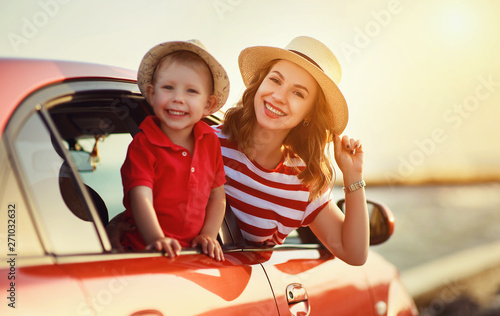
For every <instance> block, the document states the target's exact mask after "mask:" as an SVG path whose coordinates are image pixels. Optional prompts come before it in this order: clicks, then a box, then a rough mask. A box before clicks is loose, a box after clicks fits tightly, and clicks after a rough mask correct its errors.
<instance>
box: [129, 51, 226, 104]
mask: <svg viewBox="0 0 500 316" xmlns="http://www.w3.org/2000/svg"><path fill="white" fill-rule="evenodd" d="M181 50H185V51H190V52H193V53H195V54H197V55H198V56H200V57H201V58H202V59H203V60H204V61H205V62H206V63H207V65H208V67H209V68H210V71H211V72H212V77H213V80H214V95H215V96H216V97H217V106H216V107H214V108H213V109H212V111H211V112H212V113H215V112H217V111H218V110H219V109H220V108H221V107H222V106H223V105H224V104H225V103H226V101H227V98H228V96H229V77H228V76H227V73H226V71H225V70H224V67H222V65H221V64H220V63H219V62H218V61H217V60H216V59H215V58H214V57H213V56H212V55H210V54H209V53H208V52H207V51H206V50H205V49H203V48H202V47H200V46H198V45H196V44H194V43H192V42H187V41H186V42H184V41H174V42H166V43H162V44H159V45H156V46H155V47H153V48H151V49H150V50H149V51H148V52H147V53H146V55H144V57H143V58H142V61H141V64H140V66H139V71H138V73H137V85H138V86H139V89H140V90H141V93H142V95H144V96H145V97H146V99H147V91H146V90H147V89H146V87H147V85H148V84H151V82H152V80H153V74H154V72H155V70H156V66H157V65H158V63H159V62H160V60H161V59H162V58H163V57H165V56H166V55H168V54H170V53H173V52H176V51H181ZM148 102H149V100H148Z"/></svg>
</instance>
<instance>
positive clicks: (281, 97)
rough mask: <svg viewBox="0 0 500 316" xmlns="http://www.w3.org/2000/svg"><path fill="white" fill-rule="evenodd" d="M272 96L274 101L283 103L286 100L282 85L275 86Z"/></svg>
mask: <svg viewBox="0 0 500 316" xmlns="http://www.w3.org/2000/svg"><path fill="white" fill-rule="evenodd" d="M273 98H274V100H275V101H276V102H280V103H285V102H286V89H284V88H283V87H279V88H276V90H274V92H273Z"/></svg>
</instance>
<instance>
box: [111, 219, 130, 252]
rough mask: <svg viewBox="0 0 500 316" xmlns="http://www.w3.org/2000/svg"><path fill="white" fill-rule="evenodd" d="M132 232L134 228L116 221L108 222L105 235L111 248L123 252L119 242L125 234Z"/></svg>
mask: <svg viewBox="0 0 500 316" xmlns="http://www.w3.org/2000/svg"><path fill="white" fill-rule="evenodd" d="M134 230H136V227H135V226H134V225H131V224H129V223H127V222H123V221H118V220H116V221H110V222H109V224H108V225H107V226H106V233H107V234H108V238H109V242H110V243H111V247H113V249H115V250H117V251H119V252H123V249H122V246H121V244H120V240H121V238H122V237H123V235H125V233H129V232H133V231H134Z"/></svg>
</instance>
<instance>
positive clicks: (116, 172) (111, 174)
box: [79, 133, 132, 219]
mask: <svg viewBox="0 0 500 316" xmlns="http://www.w3.org/2000/svg"><path fill="white" fill-rule="evenodd" d="M131 141H132V136H131V135H130V134H124V133H120V134H110V135H107V136H106V137H105V138H104V140H103V141H102V142H100V143H99V147H98V148H99V162H98V163H96V165H95V169H94V170H93V171H92V172H85V171H83V172H80V176H81V178H82V180H83V182H84V183H85V184H86V185H88V186H89V187H91V188H93V189H94V190H96V191H97V192H99V195H100V196H101V198H102V199H103V200H104V201H105V203H106V206H107V208H108V214H109V218H110V219H111V218H113V217H114V216H115V215H117V214H118V213H121V212H123V211H124V209H125V207H124V206H123V201H122V200H123V187H122V180H121V174H120V168H121V167H122V165H123V161H125V156H126V154H127V148H128V145H129V144H130V142H131ZM94 143H95V140H94V139H92V138H86V139H82V140H79V144H80V145H82V146H83V148H84V149H85V150H89V151H90V150H91V149H92V146H93V145H94Z"/></svg>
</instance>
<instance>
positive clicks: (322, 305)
mask: <svg viewBox="0 0 500 316" xmlns="http://www.w3.org/2000/svg"><path fill="white" fill-rule="evenodd" d="M271 254H272V255H271V256H270V258H269V260H268V261H266V262H263V266H264V268H265V270H266V273H267V275H268V277H269V281H270V283H271V285H272V287H273V290H274V293H275V297H276V301H277V304H278V308H279V311H280V314H281V315H288V314H289V313H290V310H295V311H296V312H298V311H306V310H307V309H308V308H309V309H310V312H311V315H339V316H353V315H362V316H370V315H373V303H372V299H371V297H370V293H369V285H368V283H367V280H366V278H365V271H364V267H359V266H351V265H348V264H346V263H345V262H343V261H341V260H340V259H338V258H335V257H334V256H332V255H331V254H330V253H328V251H326V250H324V249H309V250H308V249H295V250H294V249H287V250H277V251H273V252H272V253H271ZM293 284H296V285H297V286H299V288H302V289H303V290H304V291H305V293H306V295H307V299H305V300H304V301H303V302H293V301H292V302H289V301H290V297H291V296H297V295H298V294H297V293H293V291H294V290H293V287H292V288H289V286H290V285H293ZM287 289H288V290H287ZM290 291H292V294H290ZM299 294H300V293H299ZM299 301H302V300H301V299H299ZM300 303H302V305H303V306H300ZM307 305H308V306H307Z"/></svg>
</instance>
